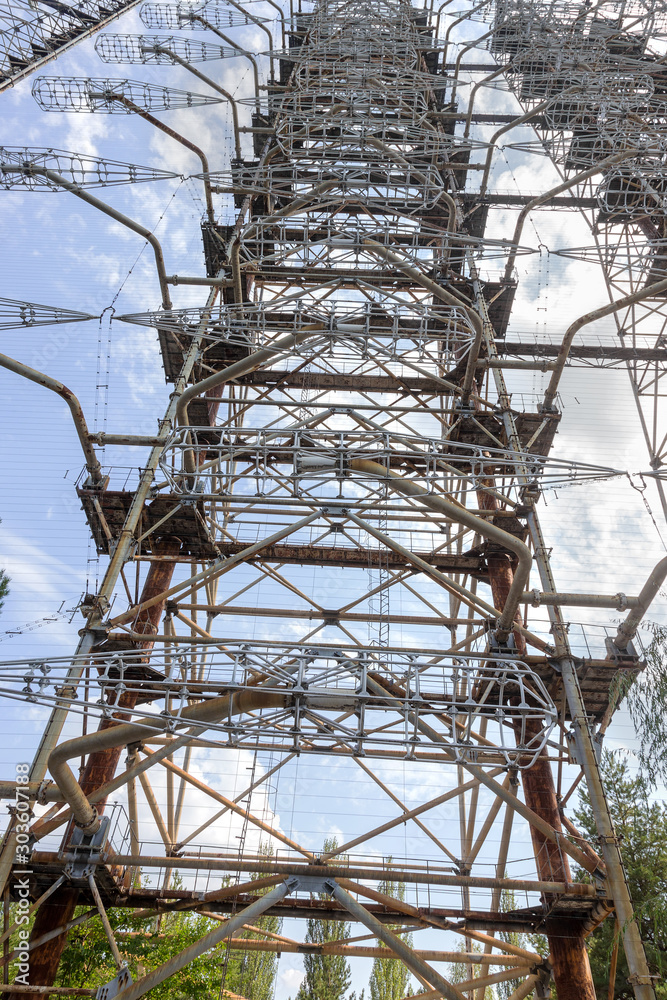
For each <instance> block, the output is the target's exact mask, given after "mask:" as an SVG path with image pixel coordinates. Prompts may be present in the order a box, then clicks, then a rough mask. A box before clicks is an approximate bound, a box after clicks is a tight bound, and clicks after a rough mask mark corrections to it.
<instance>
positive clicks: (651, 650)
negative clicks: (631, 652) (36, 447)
mask: <svg viewBox="0 0 667 1000" xmlns="http://www.w3.org/2000/svg"><path fill="white" fill-rule="evenodd" d="M666 662H667V629H665V628H659V627H655V628H654V630H653V639H652V641H651V643H650V645H649V647H648V649H647V650H646V669H645V670H644V671H643V672H642V673H641V675H640V676H639V677H638V678H637V680H636V681H635V682H634V683H633V682H632V679H631V678H630V677H629V676H628V675H625V677H624V676H623V675H622V674H621V675H620V678H619V682H618V684H619V697H618V701H621V700H622V699H623V696H624V695H625V693H626V692H627V704H628V709H629V711H630V716H631V718H632V721H633V723H634V727H635V732H636V733H637V737H638V739H639V751H638V757H639V763H640V764H641V767H642V770H643V771H644V773H645V774H646V775H647V777H648V778H649V780H650V781H651V782H653V783H655V782H656V781H659V780H660V781H663V782H667V671H666V670H665V663H666Z"/></svg>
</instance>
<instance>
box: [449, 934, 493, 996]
mask: <svg viewBox="0 0 667 1000" xmlns="http://www.w3.org/2000/svg"><path fill="white" fill-rule="evenodd" d="M456 950H457V951H460V952H461V956H463V955H466V954H467V953H468V949H467V948H466V944H465V941H461V943H460V944H459V946H458V947H457V949H456ZM481 950H482V946H481V945H480V944H478V943H477V942H476V941H472V942H471V951H474V952H481ZM474 969H477V970H478V971H477V972H475V971H473V976H475V977H478V976H480V975H481V973H480V972H479V966H473V970H474ZM447 978H448V979H449V981H450V983H454V984H456V983H465V982H467V981H468V979H470V966H469V965H467V964H466V962H465V959H463V957H462V960H461V961H460V962H455V963H454V965H450V967H449V974H448V976H447ZM476 995H477V991H476V990H471V991H470V992H469V994H468V996H470V997H471V998H472V997H473V996H476ZM484 1000H494V993H493V987H491V986H487V987H486V988H485V990H484Z"/></svg>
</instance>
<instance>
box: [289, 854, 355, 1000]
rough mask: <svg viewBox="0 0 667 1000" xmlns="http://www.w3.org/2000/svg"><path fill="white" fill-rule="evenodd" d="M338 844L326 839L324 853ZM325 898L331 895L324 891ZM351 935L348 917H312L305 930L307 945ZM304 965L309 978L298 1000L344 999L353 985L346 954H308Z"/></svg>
mask: <svg viewBox="0 0 667 1000" xmlns="http://www.w3.org/2000/svg"><path fill="white" fill-rule="evenodd" d="M336 847H338V843H337V841H336V840H335V838H328V839H327V840H325V841H324V853H325V854H326V852H327V851H333V850H335V849H336ZM321 898H322V899H326V898H328V897H327V896H326V895H325V894H321ZM349 937H350V924H349V922H348V921H347V920H317V919H313V918H311V919H309V920H308V928H307V931H306V942H307V943H308V944H331V943H332V942H334V941H346V940H347V939H348V938H349ZM303 965H304V968H305V970H306V978H305V979H304V981H303V982H302V983H301V986H300V987H299V992H298V993H297V995H296V1000H343V998H344V997H345V994H346V993H347V991H348V990H349V988H350V983H351V981H352V976H351V974H350V963H349V962H348V961H347V959H346V958H345V956H344V955H323V954H321V953H319V954H314V955H305V956H304V959H303Z"/></svg>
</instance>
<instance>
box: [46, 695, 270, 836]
mask: <svg viewBox="0 0 667 1000" xmlns="http://www.w3.org/2000/svg"><path fill="white" fill-rule="evenodd" d="M287 698H288V695H286V694H285V693H278V692H275V691H274V692H272V691H267V690H265V689H264V690H263V689H258V690H256V691H248V690H246V691H240V692H233V693H231V694H228V695H223V696H222V697H220V698H211V699H210V700H209V701H204V702H199V703H198V704H197V705H188V706H187V707H186V708H184V709H183V711H182V712H181V714H180V716H179V717H178V719H174V718H165V716H163V715H149V716H145V717H144V718H143V719H140V720H138V721H137V722H126V723H122V724H120V725H118V726H110V727H109V728H108V729H98V730H96V732H94V733H88V734H87V735H86V736H77V737H75V739H72V740H67V741H66V742H65V743H61V744H60V745H59V746H57V747H56V748H55V750H53V751H52V752H51V754H50V756H49V765H48V766H49V771H50V772H51V775H52V776H53V779H54V781H55V782H56V784H57V785H58V788H59V789H60V791H61V793H62V797H63V799H64V800H65V802H67V804H68V805H69V807H70V808H71V810H72V815H73V816H74V821H75V822H76V825H77V826H79V827H81V829H82V830H83V832H84V834H86V836H92V835H93V834H95V833H97V831H98V830H99V828H100V823H101V820H100V818H99V816H98V814H97V809H96V808H95V806H92V805H91V804H90V802H89V801H88V799H87V798H86V796H85V795H84V793H83V791H82V789H81V786H80V784H79V783H78V781H77V780H76V778H75V777H74V773H73V772H72V769H71V768H70V766H69V764H68V763H67V762H68V761H69V760H72V759H73V758H74V757H80V756H81V755H83V754H89V753H94V752H97V751H99V750H111V749H112V748H114V747H121V746H125V745H126V744H128V743H140V742H141V741H142V740H143V739H148V738H149V737H150V736H153V735H154V734H155V732H156V731H162V730H165V729H167V728H168V727H170V726H173V725H176V727H178V726H181V725H185V724H186V723H188V722H194V723H197V724H198V725H197V729H198V730H199V731H200V732H201V731H203V730H204V729H206V724H207V723H213V722H217V721H218V720H219V719H221V718H223V717H224V716H225V715H228V714H231V715H239V714H240V713H242V712H249V711H253V710H255V709H261V708H282V707H284V706H285V705H286V703H287ZM199 724H201V728H200V727H199Z"/></svg>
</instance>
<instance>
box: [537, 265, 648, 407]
mask: <svg viewBox="0 0 667 1000" xmlns="http://www.w3.org/2000/svg"><path fill="white" fill-rule="evenodd" d="M666 291H667V278H663V279H662V281H654V282H653V284H651V285H647V286H646V287H645V288H641V289H640V290H639V291H637V292H633V293H632V295H625V296H624V297H623V298H622V299H616V300H615V301H614V302H609V303H608V305H606V306H601V307H600V308H599V309H594V310H593V311H592V312H588V313H584V315H583V316H580V317H579V319H576V320H575V321H574V323H572V324H571V325H570V326H569V327H568V328H567V331H566V333H565V336H564V337H563V341H562V343H561V345H560V350H559V351H558V357H557V358H556V362H555V365H554V370H553V372H552V375H551V378H550V380H549V385H548V386H547V391H546V392H545V394H544V402H543V403H542V409H543V410H551V409H553V403H554V399H555V398H556V393H557V392H558V383H559V382H560V378H561V375H562V374H563V369H564V368H565V363H566V361H567V359H568V356H569V354H570V348H571V347H572V342H573V341H574V338H575V336H576V334H577V333H578V332H579V330H581V328H582V327H583V326H587V325H588V324H589V323H594V322H595V321H596V320H598V319H603V318H604V317H605V316H610V315H611V314H612V313H615V312H618V310H619V309H624V308H625V307H626V306H632V305H634V304H635V303H636V302H641V301H642V299H648V298H651V297H652V296H654V295H661V294H662V293H663V292H666Z"/></svg>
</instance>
